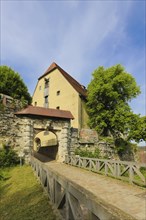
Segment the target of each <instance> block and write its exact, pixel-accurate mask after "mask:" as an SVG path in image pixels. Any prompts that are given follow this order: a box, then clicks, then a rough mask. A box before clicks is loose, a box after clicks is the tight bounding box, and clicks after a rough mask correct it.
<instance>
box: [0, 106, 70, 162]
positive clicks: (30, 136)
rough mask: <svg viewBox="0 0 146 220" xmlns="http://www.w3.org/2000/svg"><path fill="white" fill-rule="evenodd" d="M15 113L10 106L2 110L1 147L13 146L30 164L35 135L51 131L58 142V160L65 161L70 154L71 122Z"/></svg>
mask: <svg viewBox="0 0 146 220" xmlns="http://www.w3.org/2000/svg"><path fill="white" fill-rule="evenodd" d="M15 113H16V109H15V108H10V106H9V107H8V106H3V107H2V108H0V147H2V145H3V144H5V145H9V146H11V147H12V148H13V149H14V150H15V151H16V152H17V153H18V154H19V155H20V154H24V157H25V161H27V162H28V161H29V157H30V154H31V152H32V151H33V145H34V138H35V135H36V134H37V133H38V132H40V131H46V130H48V129H50V130H51V131H52V132H54V133H55V134H56V136H57V140H58V153H57V159H58V160H59V161H63V160H64V156H65V154H68V153H69V152H70V143H71V139H70V120H65V119H54V118H44V117H38V116H37V117H34V116H33V117H32V116H31V117H26V116H17V115H16V114H15ZM50 125H51V127H50Z"/></svg>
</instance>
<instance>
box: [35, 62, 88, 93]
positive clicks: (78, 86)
mask: <svg viewBox="0 0 146 220" xmlns="http://www.w3.org/2000/svg"><path fill="white" fill-rule="evenodd" d="M55 69H58V70H59V71H60V72H61V73H62V75H63V76H64V77H65V78H66V80H67V81H68V82H69V83H70V84H71V85H72V86H73V88H74V89H75V90H76V91H77V92H78V93H79V94H81V95H82V96H84V97H86V96H87V90H86V89H85V87H84V86H83V85H81V84H80V83H78V82H77V81H76V80H75V79H74V78H73V77H72V76H70V75H69V74H68V73H67V72H65V71H64V70H63V69H62V68H61V67H60V66H58V65H57V64H56V63H54V62H53V63H52V64H51V65H50V66H49V68H48V69H47V70H46V72H45V73H44V74H43V75H42V76H40V77H39V78H38V80H40V79H41V78H43V77H44V76H46V75H47V74H49V73H50V72H52V71H53V70H55Z"/></svg>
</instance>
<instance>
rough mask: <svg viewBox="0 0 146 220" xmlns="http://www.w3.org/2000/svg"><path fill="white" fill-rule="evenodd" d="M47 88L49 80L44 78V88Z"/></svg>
mask: <svg viewBox="0 0 146 220" xmlns="http://www.w3.org/2000/svg"><path fill="white" fill-rule="evenodd" d="M48 87H49V79H46V78H45V88H48Z"/></svg>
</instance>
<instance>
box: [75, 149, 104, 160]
mask: <svg viewBox="0 0 146 220" xmlns="http://www.w3.org/2000/svg"><path fill="white" fill-rule="evenodd" d="M75 155H79V156H80V157H89V158H100V150H99V149H98V148H96V149H95V150H94V151H90V150H88V149H85V150H84V149H80V148H79V149H76V150H75Z"/></svg>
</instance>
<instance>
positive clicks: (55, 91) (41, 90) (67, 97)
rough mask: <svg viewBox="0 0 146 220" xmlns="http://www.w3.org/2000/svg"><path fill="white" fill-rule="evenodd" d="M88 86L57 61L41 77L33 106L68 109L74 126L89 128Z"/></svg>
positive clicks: (34, 95)
mask: <svg viewBox="0 0 146 220" xmlns="http://www.w3.org/2000/svg"><path fill="white" fill-rule="evenodd" d="M86 97H87V90H86V88H85V87H84V86H83V85H81V84H80V83H78V82H77V81H76V80H75V79H74V78H73V77H71V76H70V75H69V74H68V73H67V72H65V71H64V70H63V69H62V68H61V67H60V66H58V65H57V64H56V63H52V64H51V66H50V67H49V68H48V69H47V71H46V72H45V73H44V74H43V75H42V76H40V77H39V79H38V82H37V85H36V88H35V91H34V94H33V101H32V104H33V106H39V107H45V108H51V109H60V110H68V111H70V112H71V113H72V115H73V117H74V120H72V122H71V126H72V127H74V128H78V129H81V128H87V127H88V126H87V120H88V115H87V112H86V109H85V102H86Z"/></svg>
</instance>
